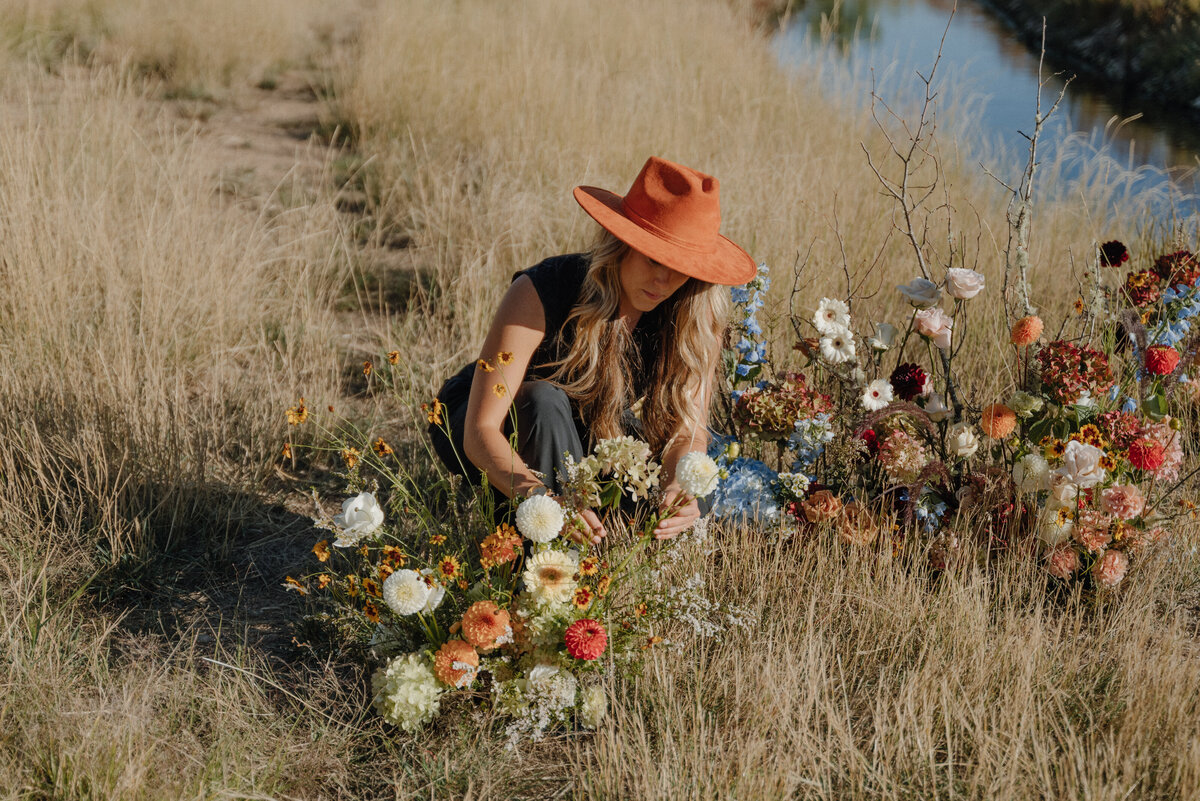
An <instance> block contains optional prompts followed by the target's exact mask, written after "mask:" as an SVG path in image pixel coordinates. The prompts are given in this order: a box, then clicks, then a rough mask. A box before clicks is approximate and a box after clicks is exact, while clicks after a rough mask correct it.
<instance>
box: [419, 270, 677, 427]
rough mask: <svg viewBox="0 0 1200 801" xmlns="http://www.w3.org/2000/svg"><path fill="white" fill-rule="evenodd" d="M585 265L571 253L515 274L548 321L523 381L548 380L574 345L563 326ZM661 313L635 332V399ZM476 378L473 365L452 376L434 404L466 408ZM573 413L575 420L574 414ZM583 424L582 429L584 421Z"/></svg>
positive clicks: (646, 377) (653, 353)
mask: <svg viewBox="0 0 1200 801" xmlns="http://www.w3.org/2000/svg"><path fill="white" fill-rule="evenodd" d="M588 265H589V262H588V256H587V254H586V253H571V254H568V255H565V256H553V257H551V258H549V259H546V260H545V261H542V262H539V263H538V264H535V265H534V266H533V267H530V268H528V269H526V270H521V271H520V272H517V273H515V274H514V275H513V280H514V281H515V280H517V279H518V278H520V277H521V276H522V275H526V276H529V280H530V281H531V282H532V283H533V288H534V290H535V291H536V292H537V294H538V299H539V300H541V302H542V308H543V309H544V311H545V317H546V334H545V336H544V337H542V341H541V343H540V344H539V345H538V347H537V349H536V350H535V351H534V352H533V356H532V358H530V360H529V367H528V368H527V369H526V371H525V380H526V381H536V380H544V379H547V378H549V377H550V375H551V374H553V372H554V369H553V368H551V367H549V366H548V365H550V364H552V363H553V362H556V361H558V360H559V359H561V358H562V357H564V356H566V355H567V353H569V352H570V350H571V345H572V343H574V341H575V330H574V329H575V326H574V323H571V324H570V325H568V324H567V317H568V316H569V315H570V313H571V309H572V308H574V306H575V304H576V303H577V302H578V300H579V295H580V292H581V290H582V289H583V281H584V279H585V278H586V277H587V271H588ZM660 310H661V307H659V308H656V309H654V310H653V311H650V312H646V313H645V314H643V315H642V316H641V318H640V319H639V320H638V324H637V326H636V327H634V329H633V341H634V345H635V346H636V348H637V350H638V356H639V357H640V358H639V359H637V360H636V361H635V363H634V375H633V376H632V378H633V391H634V397H642V396H644V395H645V394H646V392H647V390H648V389H649V384H650V376H651V372H652V370H653V369H654V364H655V362H656V361H657V360H658V352H659V347H660V342H661V339H662V319H663V315H662V313H661V311H660ZM489 361H490V360H489ZM474 376H475V362H471V363H470V364H468V365H466V366H464V367H463V368H462V369H461V370H459V371H458V372H457V373H455V374H454V375H453V376H451V377H450V378H449V380H447V381H446V383H445V384H444V385H443V386H442V389H441V391H440V392H438V400H440V401H441V402H442V403H444V404H446V406H447V407H449V409H450V410H451V414H453V410H454V409H457V408H460V406H463V407H465V406H466V404H467V399H468V398H469V397H470V395H471V381H472V380H473V379H474ZM576 412H577V414H576V417H578V410H576ZM582 422H584V423H585V424H586V421H582Z"/></svg>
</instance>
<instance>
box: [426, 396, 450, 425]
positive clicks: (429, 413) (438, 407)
mask: <svg viewBox="0 0 1200 801" xmlns="http://www.w3.org/2000/svg"><path fill="white" fill-rule="evenodd" d="M445 408H446V404H444V403H442V402H441V401H440V400H437V399H434V401H433V405H432V406H430V405H429V404H428V403H422V404H421V411H423V412H425V419H426V420H428V421H429V423H430V424H431V425H435V426H440V425H441V424H442V411H443V410H444V409H445Z"/></svg>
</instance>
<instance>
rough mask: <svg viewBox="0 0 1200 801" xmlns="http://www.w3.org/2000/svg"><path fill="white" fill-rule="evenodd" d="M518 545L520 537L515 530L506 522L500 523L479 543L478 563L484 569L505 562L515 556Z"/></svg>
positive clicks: (513, 558)
mask: <svg viewBox="0 0 1200 801" xmlns="http://www.w3.org/2000/svg"><path fill="white" fill-rule="evenodd" d="M520 547H521V537H520V535H519V534H517V530H516V529H515V528H513V527H512V526H510V525H508V524H507V523H501V524H500V525H499V526H498V527H497V528H496V530H495V531H493V532H492V533H491V534H488V535H487V536H486V537H484V538H483V541H482V542H480V543H479V556H480V558H479V564H480V565H481V566H482V567H483V569H484V570H491V569H492V568H493V567H499V566H500V565H503V564H507V563H509V562H511V561H513V560H515V559H516V558H517V549H518V548H520Z"/></svg>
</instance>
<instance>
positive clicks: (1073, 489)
mask: <svg viewBox="0 0 1200 801" xmlns="http://www.w3.org/2000/svg"><path fill="white" fill-rule="evenodd" d="M1078 495H1079V486H1078V485H1077V484H1075V483H1074V482H1073V481H1071V479H1069V478H1067V477H1066V476H1065V475H1063V474H1062V473H1060V472H1058V471H1057V470H1055V471H1054V472H1053V473H1051V474H1050V500H1049V502H1048V503H1047V504H1046V508H1047V509H1058V508H1059V507H1062V506H1071V505H1072V504H1074V503H1075V498H1076V497H1078Z"/></svg>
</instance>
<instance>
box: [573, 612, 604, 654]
mask: <svg viewBox="0 0 1200 801" xmlns="http://www.w3.org/2000/svg"><path fill="white" fill-rule="evenodd" d="M563 640H564V641H565V642H566V643H567V653H569V654H570V655H571V656H572V657H574V658H575V659H586V660H591V659H598V658H599V657H600V654H602V653H604V649H605V648H606V647H608V632H606V631H605V630H604V626H602V625H600V621H598V620H592V619H590V618H584V619H583V620H576V621H575V622H574V623H572V624H571V625H569V626H567V630H566V632H565V633H564V634H563Z"/></svg>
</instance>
